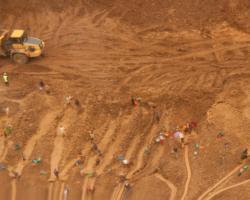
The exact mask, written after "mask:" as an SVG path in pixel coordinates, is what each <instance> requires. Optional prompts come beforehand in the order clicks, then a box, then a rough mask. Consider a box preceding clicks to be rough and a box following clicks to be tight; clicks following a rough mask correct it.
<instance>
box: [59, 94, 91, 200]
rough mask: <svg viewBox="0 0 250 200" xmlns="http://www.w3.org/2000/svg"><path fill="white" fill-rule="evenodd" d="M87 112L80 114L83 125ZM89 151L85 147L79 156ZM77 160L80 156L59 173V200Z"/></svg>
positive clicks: (62, 196)
mask: <svg viewBox="0 0 250 200" xmlns="http://www.w3.org/2000/svg"><path fill="white" fill-rule="evenodd" d="M87 99H88V98H87ZM87 101H88V100H87ZM88 111H89V110H85V111H84V113H83V114H82V117H81V121H83V123H85V121H86V119H87V116H88ZM90 150H91V147H90V146H87V147H85V149H83V150H82V151H81V154H82V155H84V156H85V155H87V154H88V153H89V152H90ZM79 158H80V156H79V157H78V158H75V159H72V160H70V161H69V162H68V163H67V164H65V167H64V168H63V169H62V171H61V173H60V176H59V180H60V181H62V182H61V183H60V193H59V200H64V189H65V181H67V180H68V178H69V174H68V172H69V171H70V170H71V169H72V168H73V167H74V166H75V163H76V161H77V160H79ZM62 166H64V165H62Z"/></svg>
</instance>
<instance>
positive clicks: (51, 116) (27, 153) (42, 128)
mask: <svg viewBox="0 0 250 200" xmlns="http://www.w3.org/2000/svg"><path fill="white" fill-rule="evenodd" d="M59 113H60V111H58V110H55V111H52V112H49V113H47V114H46V115H45V117H44V118H43V120H42V121H41V122H40V125H39V130H38V133H37V134H35V135H33V136H32V137H31V139H30V140H29V141H28V142H27V145H26V146H25V148H24V151H23V156H24V157H25V160H21V161H19V163H18V164H17V166H16V167H15V168H14V170H15V172H17V173H18V174H19V175H21V174H22V171H23V169H24V167H25V166H26V165H27V164H28V163H29V161H30V160H29V159H30V157H31V155H32V152H33V150H34V148H35V145H36V144H37V142H38V141H39V139H40V138H41V137H42V136H44V135H45V134H46V133H48V131H49V129H50V128H51V127H50V125H51V124H52V122H53V121H54V120H55V118H56V116H58V114H59Z"/></svg>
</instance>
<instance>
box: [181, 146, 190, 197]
mask: <svg viewBox="0 0 250 200" xmlns="http://www.w3.org/2000/svg"><path fill="white" fill-rule="evenodd" d="M185 165H186V169H187V180H186V183H185V188H184V192H183V195H182V197H181V200H184V199H185V198H186V196H187V193H188V188H189V184H190V180H191V176H192V172H191V167H190V164H189V157H188V146H185Z"/></svg>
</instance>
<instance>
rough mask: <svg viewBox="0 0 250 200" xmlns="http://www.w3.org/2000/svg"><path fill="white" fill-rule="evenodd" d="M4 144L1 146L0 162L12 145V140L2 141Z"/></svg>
mask: <svg viewBox="0 0 250 200" xmlns="http://www.w3.org/2000/svg"><path fill="white" fill-rule="evenodd" d="M4 143H5V144H4V146H3V151H2V154H1V155H0V162H3V161H4V160H5V158H6V156H7V154H8V151H9V148H10V147H11V146H12V144H13V142H12V141H4ZM6 143H7V144H6Z"/></svg>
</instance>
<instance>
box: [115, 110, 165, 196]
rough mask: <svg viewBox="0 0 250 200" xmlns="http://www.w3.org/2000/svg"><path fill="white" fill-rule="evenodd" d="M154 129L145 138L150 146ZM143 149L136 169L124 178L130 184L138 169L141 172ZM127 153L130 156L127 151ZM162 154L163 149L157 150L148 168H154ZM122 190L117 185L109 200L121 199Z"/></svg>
mask: <svg viewBox="0 0 250 200" xmlns="http://www.w3.org/2000/svg"><path fill="white" fill-rule="evenodd" d="M164 116H165V113H163V117H162V119H164ZM163 121H164V120H163ZM160 125H162V122H160V124H159V126H160ZM156 128H157V127H156V126H153V127H152V129H151V131H149V135H148V136H147V137H146V141H147V142H149V144H152V140H153V138H154V136H155V133H156V132H155V131H156V130H155V129H156ZM146 144H148V143H146ZM144 148H145V146H143V148H142V149H141V151H140V155H139V156H140V157H138V162H137V165H136V167H135V168H134V169H132V171H130V172H128V175H127V176H126V178H128V179H130V181H131V182H134V180H133V179H134V177H133V174H134V173H135V172H137V171H139V170H140V169H141V170H142V168H143V153H144ZM127 153H128V154H130V152H129V151H128V152H127ZM163 153H164V148H159V149H158V151H157V153H156V155H157V156H155V157H154V158H153V160H152V162H151V163H150V166H155V165H156V164H157V163H158V162H159V160H160V158H161V156H162V155H163ZM126 156H127V155H126ZM126 156H125V157H126ZM128 156H129V155H128ZM149 168H150V167H149ZM144 170H146V171H147V169H144ZM150 173H151V172H150ZM143 174H144V173H143ZM135 177H136V176H135ZM140 178H143V177H142V176H141V177H140ZM138 180H139V179H138ZM124 189H125V187H124V184H122V183H120V184H118V186H117V187H116V188H115V189H114V192H113V194H112V198H111V199H112V200H121V199H122V197H123V194H124Z"/></svg>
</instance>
